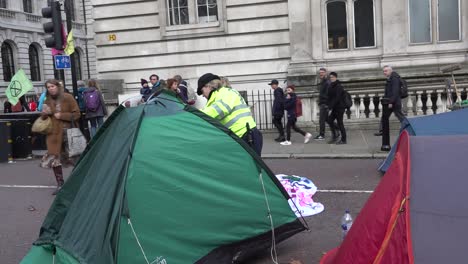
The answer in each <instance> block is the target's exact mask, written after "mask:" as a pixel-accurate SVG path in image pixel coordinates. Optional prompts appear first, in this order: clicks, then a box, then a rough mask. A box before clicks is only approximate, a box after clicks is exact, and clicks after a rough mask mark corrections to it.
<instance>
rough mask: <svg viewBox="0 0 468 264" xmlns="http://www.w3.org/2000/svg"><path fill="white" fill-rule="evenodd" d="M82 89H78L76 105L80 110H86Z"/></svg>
mask: <svg viewBox="0 0 468 264" xmlns="http://www.w3.org/2000/svg"><path fill="white" fill-rule="evenodd" d="M83 93H84V91H80V90H78V107H79V108H80V111H81V112H84V111H86V103H85V99H84V95H83Z"/></svg>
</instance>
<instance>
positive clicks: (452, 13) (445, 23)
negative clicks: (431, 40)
mask: <svg viewBox="0 0 468 264" xmlns="http://www.w3.org/2000/svg"><path fill="white" fill-rule="evenodd" d="M437 22H438V24H439V27H438V30H437V32H438V35H439V41H450V40H460V1H459V0H444V1H443V2H442V1H440V0H439V1H438V5H437Z"/></svg>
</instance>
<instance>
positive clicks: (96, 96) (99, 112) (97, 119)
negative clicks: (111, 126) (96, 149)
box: [84, 80, 107, 138]
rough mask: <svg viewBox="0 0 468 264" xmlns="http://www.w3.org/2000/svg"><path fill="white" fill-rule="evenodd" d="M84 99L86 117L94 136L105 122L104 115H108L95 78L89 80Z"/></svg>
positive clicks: (91, 133)
mask: <svg viewBox="0 0 468 264" xmlns="http://www.w3.org/2000/svg"><path fill="white" fill-rule="evenodd" d="M84 99H85V104H86V119H87V120H89V123H90V124H91V127H90V129H89V133H90V136H91V138H93V137H94V136H95V135H96V133H97V131H98V129H99V128H100V127H101V126H102V124H103V123H104V116H107V108H106V105H105V102H104V98H103V96H102V93H101V92H100V90H99V85H98V83H97V82H96V81H95V80H89V81H88V88H87V89H86V91H85V92H84Z"/></svg>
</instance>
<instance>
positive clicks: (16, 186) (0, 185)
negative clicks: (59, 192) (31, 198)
mask: <svg viewBox="0 0 468 264" xmlns="http://www.w3.org/2000/svg"><path fill="white" fill-rule="evenodd" d="M0 188H19V189H55V188H57V186H48V185H5V184H0Z"/></svg>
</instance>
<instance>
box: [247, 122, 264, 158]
mask: <svg viewBox="0 0 468 264" xmlns="http://www.w3.org/2000/svg"><path fill="white" fill-rule="evenodd" d="M250 134H251V135H252V144H251V143H250V142H249V135H248V133H245V135H243V136H242V140H244V141H245V142H246V143H247V144H248V145H249V146H250V147H252V149H253V150H254V151H255V152H256V153H257V155H258V156H260V157H261V156H262V148H263V136H262V133H261V132H260V130H258V129H257V128H256V127H255V128H253V129H251V130H250Z"/></svg>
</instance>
